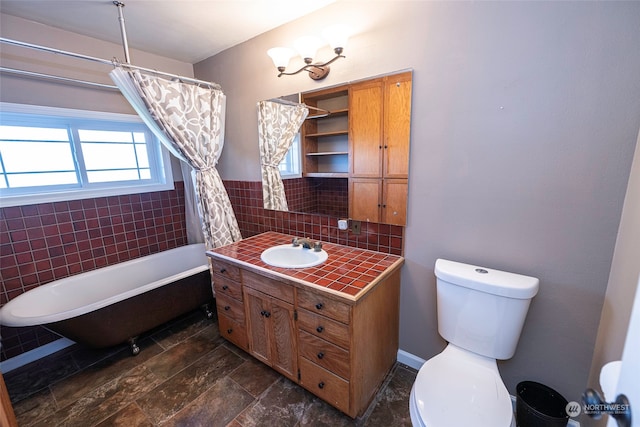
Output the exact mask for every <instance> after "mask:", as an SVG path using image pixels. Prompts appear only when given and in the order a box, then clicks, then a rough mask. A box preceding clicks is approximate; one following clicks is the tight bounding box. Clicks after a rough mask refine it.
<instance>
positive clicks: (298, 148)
mask: <svg viewBox="0 0 640 427" xmlns="http://www.w3.org/2000/svg"><path fill="white" fill-rule="evenodd" d="M289 157H291V159H292V161H293V165H292V169H294V171H293V172H290V173H283V172H282V170H280V166H281V165H282V164H283V163H286V162H287V160H288V159H289ZM294 157H295V158H294ZM296 160H297V162H296ZM278 172H280V178H282V179H293V178H302V134H301V133H300V132H298V133H296V136H295V137H294V138H293V142H292V143H291V147H289V150H287V154H285V156H284V158H283V159H282V161H281V162H280V164H279V165H278Z"/></svg>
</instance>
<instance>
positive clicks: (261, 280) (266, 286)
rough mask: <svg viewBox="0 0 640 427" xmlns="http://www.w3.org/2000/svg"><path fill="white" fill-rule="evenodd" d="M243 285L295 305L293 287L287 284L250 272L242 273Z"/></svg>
mask: <svg viewBox="0 0 640 427" xmlns="http://www.w3.org/2000/svg"><path fill="white" fill-rule="evenodd" d="M242 278H243V282H242V283H243V284H244V285H245V286H248V287H250V288H252V289H255V290H257V291H260V292H262V293H264V294H267V295H269V296H272V297H274V298H277V299H279V300H282V301H286V302H288V303H289V304H293V287H292V286H291V285H287V284H286V283H281V282H277V281H275V280H273V279H268V278H266V277H262V276H259V275H257V274H255V273H251V272H249V271H246V270H245V271H243V273H242Z"/></svg>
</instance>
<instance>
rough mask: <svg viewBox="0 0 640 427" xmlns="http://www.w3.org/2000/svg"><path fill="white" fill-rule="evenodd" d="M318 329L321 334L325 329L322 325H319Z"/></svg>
mask: <svg viewBox="0 0 640 427" xmlns="http://www.w3.org/2000/svg"><path fill="white" fill-rule="evenodd" d="M316 331H318V333H319V334H321V333H322V331H324V327H322V326H318V327H317V328H316Z"/></svg>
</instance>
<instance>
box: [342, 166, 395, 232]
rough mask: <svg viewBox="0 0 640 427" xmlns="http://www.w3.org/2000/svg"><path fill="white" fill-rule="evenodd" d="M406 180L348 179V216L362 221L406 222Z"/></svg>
mask: <svg viewBox="0 0 640 427" xmlns="http://www.w3.org/2000/svg"><path fill="white" fill-rule="evenodd" d="M407 183H408V180H407V179H396V178H392V179H386V178H383V179H376V178H350V179H349V216H350V217H351V218H352V219H357V220H360V221H370V222H378V223H382V224H393V225H406V223H407V194H408V184H407Z"/></svg>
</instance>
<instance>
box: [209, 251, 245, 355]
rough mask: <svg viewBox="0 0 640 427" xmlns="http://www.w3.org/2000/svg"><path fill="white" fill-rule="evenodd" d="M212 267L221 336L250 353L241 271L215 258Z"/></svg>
mask: <svg viewBox="0 0 640 427" xmlns="http://www.w3.org/2000/svg"><path fill="white" fill-rule="evenodd" d="M211 265H212V270H213V276H212V281H213V290H214V293H215V296H216V308H217V311H218V326H219V329H220V335H222V336H223V337H224V338H226V339H227V340H229V341H231V342H232V343H234V344H235V345H237V346H238V347H240V348H241V349H243V350H245V351H249V339H248V336H247V328H246V322H245V308H244V297H243V294H242V273H241V270H240V269H239V268H238V267H236V266H235V265H233V264H231V263H227V262H223V261H220V260H218V259H215V258H214V259H212V260H211Z"/></svg>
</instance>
